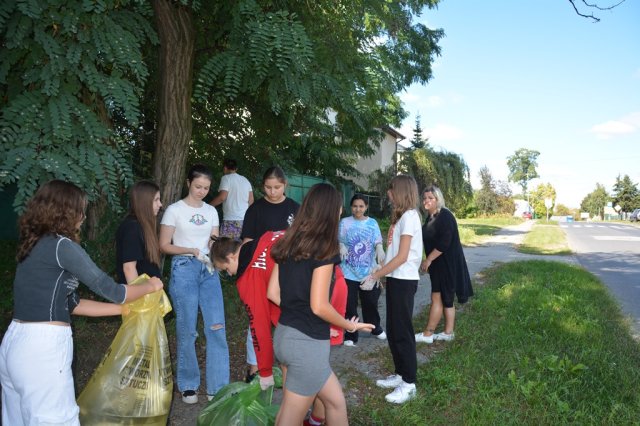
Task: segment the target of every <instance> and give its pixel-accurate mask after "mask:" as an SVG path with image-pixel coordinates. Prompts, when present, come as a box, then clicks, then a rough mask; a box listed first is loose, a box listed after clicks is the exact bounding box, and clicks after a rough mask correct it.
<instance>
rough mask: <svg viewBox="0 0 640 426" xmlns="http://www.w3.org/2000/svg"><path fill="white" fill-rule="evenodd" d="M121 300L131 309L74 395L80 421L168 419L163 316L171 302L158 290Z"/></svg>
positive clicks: (169, 382)
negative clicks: (99, 361) (127, 300)
mask: <svg viewBox="0 0 640 426" xmlns="http://www.w3.org/2000/svg"><path fill="white" fill-rule="evenodd" d="M148 279H149V276H147V275H141V276H140V277H138V278H137V279H136V280H135V281H134V282H132V283H131V284H130V285H136V284H140V283H143V282H145V281H146V280H148ZM125 306H126V307H127V308H129V309H130V312H129V313H128V314H127V315H123V317H122V325H121V326H120V329H119V330H118V333H117V334H116V337H115V338H114V339H113V343H111V346H110V347H109V349H108V350H107V353H106V355H105V356H104V359H103V360H102V362H101V363H100V365H99V366H98V368H96V371H95V372H94V373H93V376H91V379H89V382H88V383H87V386H86V387H85V388H84V390H83V391H82V393H81V394H80V396H79V397H78V401H77V402H78V405H79V406H80V423H81V424H82V425H83V426H97V425H100V426H102V425H105V426H106V425H136V426H137V425H158V426H160V425H162V426H165V425H166V424H167V419H168V417H169V409H170V408H171V397H172V394H173V377H172V372H171V358H170V356H169V343H168V341H167V332H166V330H165V327H164V320H163V317H164V316H165V315H166V314H167V313H169V312H170V311H171V303H170V302H169V298H168V297H167V295H166V293H165V292H164V290H160V291H156V292H153V293H151V294H147V295H146V296H144V297H141V298H140V299H138V300H136V301H135V302H133V303H128V304H127V305H125Z"/></svg>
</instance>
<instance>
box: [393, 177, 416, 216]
mask: <svg viewBox="0 0 640 426" xmlns="http://www.w3.org/2000/svg"><path fill="white" fill-rule="evenodd" d="M389 190H390V191H391V193H392V194H393V209H392V210H391V224H396V223H397V222H398V221H399V220H400V218H401V217H402V215H403V214H404V213H405V212H406V211H407V210H413V209H417V208H418V201H419V197H420V196H419V194H418V184H417V183H416V180H415V179H414V178H413V177H411V176H408V175H398V176H396V177H394V178H393V179H391V182H389Z"/></svg>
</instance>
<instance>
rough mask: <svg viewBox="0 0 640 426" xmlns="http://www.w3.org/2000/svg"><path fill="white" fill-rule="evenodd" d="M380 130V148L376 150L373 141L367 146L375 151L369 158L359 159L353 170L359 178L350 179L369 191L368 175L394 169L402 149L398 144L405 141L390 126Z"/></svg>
mask: <svg viewBox="0 0 640 426" xmlns="http://www.w3.org/2000/svg"><path fill="white" fill-rule="evenodd" d="M378 130H380V131H381V132H382V133H383V138H382V140H381V141H380V146H379V147H378V148H377V149H376V148H375V144H374V143H373V141H370V142H369V144H370V145H371V147H372V148H374V149H375V152H374V153H373V154H372V155H371V156H370V157H366V158H365V157H360V158H358V161H357V162H356V165H355V168H356V169H357V170H358V171H359V172H360V173H361V175H360V176H358V177H355V178H352V180H353V182H354V183H355V184H356V185H358V186H361V187H362V188H364V189H365V190H366V189H369V174H370V173H372V172H374V171H376V170H384V169H386V168H387V167H389V166H392V167H396V164H397V163H396V161H397V158H398V153H399V152H402V150H403V149H404V148H403V147H402V146H401V145H398V142H400V141H402V140H404V139H406V137H405V136H404V135H402V134H401V133H400V132H398V131H397V130H396V129H394V128H393V127H391V126H383V127H381V128H380V129H378Z"/></svg>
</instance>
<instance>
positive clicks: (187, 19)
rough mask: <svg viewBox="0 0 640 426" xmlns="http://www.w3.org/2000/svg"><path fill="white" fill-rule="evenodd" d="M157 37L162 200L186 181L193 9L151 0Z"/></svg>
mask: <svg viewBox="0 0 640 426" xmlns="http://www.w3.org/2000/svg"><path fill="white" fill-rule="evenodd" d="M151 4H152V5H153V10H154V12H155V21H156V29H157V31H158V37H159V38H160V52H159V55H158V56H159V74H160V79H159V88H158V89H159V90H158V129H157V135H158V141H157V146H156V149H155V153H154V158H153V176H154V178H155V180H156V182H157V183H158V185H159V186H160V194H161V196H162V204H163V205H165V206H168V205H169V204H171V203H173V202H175V201H177V200H178V199H179V198H180V196H181V190H182V188H183V184H184V182H185V169H186V162H187V155H188V152H189V143H190V142H191V132H192V120H191V92H192V87H193V84H192V83H193V63H194V57H193V54H194V53H193V52H194V45H195V30H194V27H193V16H192V10H191V8H189V7H188V6H182V5H180V4H179V3H178V2H172V1H169V0H152V2H151Z"/></svg>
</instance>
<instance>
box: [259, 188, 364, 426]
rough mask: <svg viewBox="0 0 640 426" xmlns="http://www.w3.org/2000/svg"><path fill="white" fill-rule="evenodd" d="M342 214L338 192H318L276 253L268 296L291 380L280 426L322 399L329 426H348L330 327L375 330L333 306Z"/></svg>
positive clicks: (276, 341)
mask: <svg viewBox="0 0 640 426" xmlns="http://www.w3.org/2000/svg"><path fill="white" fill-rule="evenodd" d="M341 210H342V199H341V197H340V194H339V193H338V191H337V190H336V189H335V188H334V187H333V186H331V185H329V184H326V183H320V184H317V185H314V186H312V187H311V189H310V190H309V193H308V194H307V196H306V197H305V198H304V201H303V202H302V206H301V207H300V210H299V211H298V214H297V215H296V219H295V221H294V222H293V224H292V225H291V228H290V229H289V231H287V233H286V234H285V235H284V237H282V238H281V239H280V240H279V241H278V242H276V244H275V245H274V246H273V248H272V250H271V255H272V257H273V259H274V260H275V261H276V263H277V264H276V265H275V266H274V270H273V273H272V274H271V279H270V280H269V288H268V291H267V296H268V297H269V299H270V300H271V301H272V302H274V303H276V304H278V305H280V309H281V315H280V321H279V323H278V326H277V328H276V331H275V335H274V352H275V355H276V358H277V359H278V360H279V361H280V363H281V364H282V365H283V372H284V374H285V376H284V377H285V380H284V394H283V398H282V404H281V405H280V411H278V415H277V417H276V424H301V423H302V421H303V420H304V417H305V414H306V413H307V410H308V409H309V407H310V406H311V404H312V403H313V400H314V398H315V397H316V395H317V396H318V398H320V400H321V401H322V402H323V403H324V405H325V407H326V413H325V414H326V421H327V424H331V425H347V424H348V420H347V405H346V402H345V399H344V394H343V393H342V387H341V386H340V382H339V381H338V378H337V377H336V375H335V374H334V373H333V372H332V371H331V366H330V365H329V336H330V332H329V326H330V324H331V325H334V326H337V327H341V328H344V329H345V330H348V331H350V332H352V333H353V332H356V331H358V330H365V331H371V330H373V328H374V326H373V325H372V324H361V323H358V318H357V317H353V318H352V319H351V320H347V319H345V318H344V317H343V316H342V315H340V313H338V312H337V311H336V310H335V309H334V308H333V307H332V306H331V303H330V302H329V300H330V292H331V291H330V290H331V282H332V276H333V270H334V265H335V264H337V263H340V249H339V245H338V223H339V219H340V214H341Z"/></svg>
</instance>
